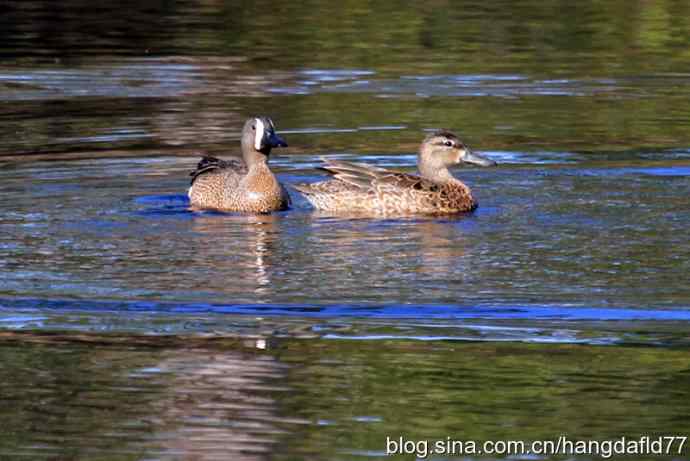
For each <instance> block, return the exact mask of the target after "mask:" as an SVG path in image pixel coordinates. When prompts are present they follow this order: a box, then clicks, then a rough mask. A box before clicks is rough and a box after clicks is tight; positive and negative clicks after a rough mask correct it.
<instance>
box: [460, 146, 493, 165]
mask: <svg viewBox="0 0 690 461" xmlns="http://www.w3.org/2000/svg"><path fill="white" fill-rule="evenodd" d="M460 161H461V162H464V163H471V164H472V165H477V166H496V162H494V161H493V160H491V159H490V158H486V157H484V156H482V155H479V154H477V153H474V152H472V151H471V150H469V149H467V150H466V151H465V155H463V156H462V157H461V158H460Z"/></svg>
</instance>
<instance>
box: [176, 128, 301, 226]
mask: <svg viewBox="0 0 690 461" xmlns="http://www.w3.org/2000/svg"><path fill="white" fill-rule="evenodd" d="M241 144H242V158H243V159H244V161H241V160H239V159H234V160H219V159H217V158H215V157H210V156H205V157H203V158H202V159H201V161H200V162H199V164H198V165H197V167H196V170H194V171H192V172H191V173H190V176H192V185H191V187H190V188H189V192H188V193H187V195H188V196H189V200H190V204H191V206H192V208H195V209H211V210H219V211H240V212H246V213H268V212H271V211H278V210H285V209H287V208H288V207H289V205H290V196H289V195H288V193H287V190H286V189H285V188H284V187H283V185H282V184H280V183H279V182H278V179H277V178H276V177H275V175H274V174H273V172H271V170H270V169H269V167H268V157H269V154H270V153H271V149H272V148H274V147H287V143H286V142H285V141H284V140H283V139H282V138H280V137H279V136H278V135H277V134H276V132H275V126H274V125H273V121H272V120H271V119H270V118H268V117H253V118H250V119H249V120H247V121H246V123H245V124H244V128H243V129H242V142H241Z"/></svg>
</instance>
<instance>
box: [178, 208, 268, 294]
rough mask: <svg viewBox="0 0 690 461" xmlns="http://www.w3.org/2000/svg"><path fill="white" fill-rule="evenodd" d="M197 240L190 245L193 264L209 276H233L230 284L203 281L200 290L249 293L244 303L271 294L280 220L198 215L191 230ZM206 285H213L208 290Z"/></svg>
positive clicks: (222, 281)
mask: <svg viewBox="0 0 690 461" xmlns="http://www.w3.org/2000/svg"><path fill="white" fill-rule="evenodd" d="M192 230H193V231H194V232H197V233H198V234H199V238H196V239H193V240H192V241H191V243H190V244H192V245H196V246H197V248H195V249H194V255H195V264H196V265H198V266H201V267H205V268H206V269H207V270H208V271H211V272H222V273H225V274H235V275H236V277H234V280H233V283H231V284H228V283H226V281H225V280H215V279H213V281H211V279H209V278H204V282H205V286H204V287H200V288H205V289H209V288H212V289H213V290H220V291H222V292H225V293H227V294H232V295H234V296H233V301H235V302H238V297H239V296H242V295H246V294H248V293H253V295H254V296H253V297H252V298H251V299H245V300H244V301H246V302H256V301H257V298H256V296H262V295H268V294H269V293H270V290H271V277H272V273H271V269H272V258H273V257H274V252H275V246H276V245H277V244H278V243H279V240H280V238H281V235H280V234H281V220H280V218H279V217H278V216H277V215H269V214H260V215H218V214H215V213H213V214H200V215H198V216H196V217H195V218H194V224H193V227H192ZM208 283H213V284H217V286H213V287H209V286H208Z"/></svg>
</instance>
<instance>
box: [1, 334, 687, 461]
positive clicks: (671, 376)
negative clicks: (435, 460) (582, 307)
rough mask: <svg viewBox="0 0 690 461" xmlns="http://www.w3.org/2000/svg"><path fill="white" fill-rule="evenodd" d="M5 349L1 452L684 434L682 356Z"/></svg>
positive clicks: (65, 341)
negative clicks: (399, 439)
mask: <svg viewBox="0 0 690 461" xmlns="http://www.w3.org/2000/svg"><path fill="white" fill-rule="evenodd" d="M12 338H14V339H17V338H16V337H13V336H12V335H10V337H9V339H8V338H5V340H4V341H3V343H2V344H1V345H0V358H1V363H3V367H2V369H0V378H1V379H0V382H1V383H2V384H1V386H2V395H3V419H4V421H5V427H7V428H12V429H11V430H6V431H3V432H2V434H0V453H2V454H5V455H6V454H10V453H15V454H23V455H30V454H33V455H36V454H41V453H42V454H44V455H50V456H63V457H65V456H67V457H75V458H78V457H84V456H85V455H87V454H88V455H89V456H88V457H89V459H93V458H96V459H141V457H152V456H153V457H155V456H159V457H164V458H166V457H167V458H170V457H173V456H180V457H188V456H192V455H194V456H198V459H212V458H213V457H214V456H219V455H221V454H225V455H226V456H230V455H233V454H234V455H233V456H234V457H233V459H266V457H270V458H272V459H338V458H341V457H342V458H345V459H350V458H351V457H352V456H353V455H352V454H353V453H359V452H368V453H369V454H370V455H372V456H373V457H374V458H382V457H383V454H382V452H383V450H385V440H386V437H387V436H390V437H400V436H403V437H405V438H406V439H411V440H424V439H428V440H445V438H446V437H451V438H453V439H459V440H477V441H484V440H505V439H512V440H525V441H531V440H540V439H554V438H557V437H558V436H560V435H566V436H567V437H569V438H570V439H613V438H616V437H620V436H623V435H626V436H630V437H640V436H642V435H649V436H656V435H686V434H687V433H688V431H690V424H688V420H687V418H686V415H687V414H688V410H690V404H689V402H690V398H689V397H690V395H688V390H689V389H690V355H688V353H687V351H686V350H674V349H665V348H651V347H649V348H629V347H590V346H574V345H538V344H521V343H504V344H498V343H467V342H433V343H426V342H419V341H350V340H336V341H329V340H309V339H303V340H299V339H285V340H280V339H271V340H268V341H266V340H265V339H258V340H248V339H247V340H243V341H235V340H222V339H216V340H213V341H204V340H198V339H193V338H185V337H178V338H174V337H169V338H167V339H166V338H160V337H159V338H149V339H146V338H145V337H130V338H123V337H112V336H95V335H82V336H81V337H74V336H73V337H72V338H71V339H70V338H69V337H62V336H60V335H55V336H52V337H51V336H47V335H38V336H34V335H21V336H20V338H21V342H18V343H17V342H14V339H12ZM128 343H129V344H131V346H128V345H127V344H128ZM108 453H109V454H108ZM118 456H119V457H118ZM92 457H93V458H92ZM553 459H559V458H558V457H554V458H553ZM575 459H580V458H575ZM582 459H585V458H582Z"/></svg>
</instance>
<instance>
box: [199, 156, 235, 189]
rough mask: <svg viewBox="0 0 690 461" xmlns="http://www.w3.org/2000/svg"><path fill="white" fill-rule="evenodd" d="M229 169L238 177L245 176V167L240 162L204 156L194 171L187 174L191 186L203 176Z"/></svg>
mask: <svg viewBox="0 0 690 461" xmlns="http://www.w3.org/2000/svg"><path fill="white" fill-rule="evenodd" d="M226 169H230V170H232V171H234V172H235V173H237V174H239V175H245V174H247V166H246V165H245V164H244V162H242V161H241V160H235V159H233V160H220V159H218V158H216V157H211V156H210V155H204V156H203V158H202V159H201V160H200V161H199V163H198V164H197V166H196V170H194V171H192V172H191V173H189V176H191V177H192V184H194V181H196V180H197V178H198V177H199V176H201V175H203V174H206V173H210V172H217V171H220V170H226Z"/></svg>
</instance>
